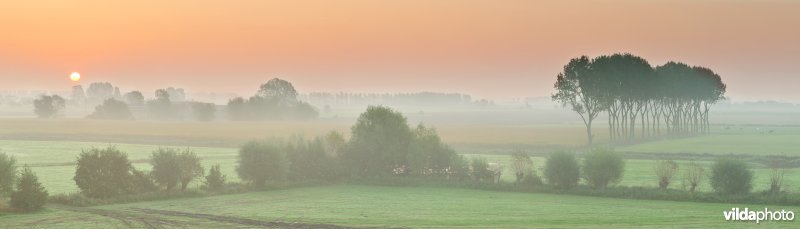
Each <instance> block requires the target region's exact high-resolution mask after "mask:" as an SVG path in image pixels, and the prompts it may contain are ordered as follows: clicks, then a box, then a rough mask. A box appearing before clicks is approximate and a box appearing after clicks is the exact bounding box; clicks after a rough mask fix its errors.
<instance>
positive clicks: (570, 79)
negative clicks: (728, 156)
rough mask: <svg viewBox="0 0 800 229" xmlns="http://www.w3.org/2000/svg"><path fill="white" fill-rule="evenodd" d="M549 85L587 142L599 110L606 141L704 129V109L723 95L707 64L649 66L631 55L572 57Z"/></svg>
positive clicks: (706, 129)
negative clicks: (605, 122)
mask: <svg viewBox="0 0 800 229" xmlns="http://www.w3.org/2000/svg"><path fill="white" fill-rule="evenodd" d="M554 87H555V89H556V93H554V94H553V95H552V99H553V100H554V101H557V102H560V103H561V104H562V105H563V106H569V107H570V108H571V109H572V110H573V111H575V112H576V113H578V114H579V115H580V117H581V119H582V120H583V122H584V125H586V133H587V138H588V140H589V144H590V145H591V144H592V142H593V135H592V123H593V122H594V121H595V119H596V118H597V117H598V115H599V114H601V113H603V112H605V113H606V114H608V127H609V128H608V131H609V136H610V138H611V140H612V141H617V142H620V141H629V140H633V139H637V138H643V139H646V138H655V137H661V136H665V135H666V136H687V135H696V134H707V133H709V126H710V125H709V120H708V111H709V110H710V108H711V106H712V105H713V104H714V103H716V102H718V101H719V100H721V99H723V98H724V94H725V84H724V83H723V82H722V79H721V77H720V76H719V75H717V74H716V73H714V72H713V71H712V70H710V69H708V68H705V67H699V66H695V67H691V66H689V65H686V64H683V63H678V62H668V63H666V64H664V65H662V66H657V67H655V68H654V67H652V66H651V65H650V64H649V63H648V62H647V60H645V59H643V58H641V57H638V56H634V55H631V54H614V55H610V56H599V57H596V58H593V59H590V58H589V57H587V56H581V57H578V58H574V59H572V60H570V62H569V63H568V64H567V65H565V66H564V69H563V72H561V73H559V74H558V75H557V76H556V83H555V85H554ZM637 121H638V122H639V126H638V129H639V131H638V132H637Z"/></svg>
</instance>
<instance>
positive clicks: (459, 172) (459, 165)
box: [447, 154, 470, 181]
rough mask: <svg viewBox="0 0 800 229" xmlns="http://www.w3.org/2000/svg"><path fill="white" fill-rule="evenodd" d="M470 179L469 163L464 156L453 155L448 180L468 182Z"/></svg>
mask: <svg viewBox="0 0 800 229" xmlns="http://www.w3.org/2000/svg"><path fill="white" fill-rule="evenodd" d="M469 177H470V170H469V161H467V159H466V158H464V156H462V155H458V154H456V155H452V156H451V157H450V167H449V168H447V178H448V179H449V180H454V181H466V180H468V179H469Z"/></svg>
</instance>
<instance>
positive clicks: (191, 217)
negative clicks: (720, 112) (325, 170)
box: [0, 185, 793, 228]
mask: <svg viewBox="0 0 800 229" xmlns="http://www.w3.org/2000/svg"><path fill="white" fill-rule="evenodd" d="M731 207H742V208H743V207H750V208H764V207H769V208H770V209H782V208H783V209H793V207H780V206H761V205H748V206H742V205H730V204H698V203H687V202H669V201H643V200H625V199H609V198H595V197H582V196H568V195H550V194H529V193H508V192H493V191H481V190H467V189H454V188H436V187H424V186H422V187H377V186H348V185H340V186H322V187H306V188H296V189H287V190H275V191H265V192H253V193H245V194H236V195H225V196H213V197H206V198H190V199H175V200H167V201H153V202H142V203H132V204H118V205H107V206H100V207H92V208H89V209H90V210H85V209H84V210H81V211H79V210H77V209H73V208H68V207H53V208H50V209H48V210H46V211H45V212H42V213H38V214H34V215H11V216H0V217H2V218H0V221H3V225H4V226H6V227H10V228H16V227H20V228H22V227H32V226H36V225H40V224H41V223H47V225H48V226H52V227H58V228H109V227H122V226H134V227H146V226H164V227H170V226H174V225H173V224H181V225H185V226H189V227H248V226H250V227H252V226H253V225H249V224H252V223H257V222H273V221H282V222H303V223H325V224H336V225H346V226H378V227H389V226H402V227H416V228H434V227H439V228H449V227H455V226H462V227H481V228H484V227H492V228H497V227H512V228H513V227H516V228H531V227H536V228H541V227H562V228H576V227H589V226H591V227H603V228H622V227H625V228H647V227H672V226H677V224H676V223H680V224H679V225H681V227H693V228H716V227H722V226H725V227H747V226H752V225H753V224H744V223H735V222H725V221H724V218H723V216H722V211H724V210H729V209H730V208H731ZM122 215H124V216H125V217H118V216H122ZM115 217H116V218H115ZM788 225H793V222H783V223H776V222H768V223H762V225H761V226H764V227H777V226H788Z"/></svg>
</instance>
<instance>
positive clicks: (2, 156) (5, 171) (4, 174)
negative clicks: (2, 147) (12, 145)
mask: <svg viewBox="0 0 800 229" xmlns="http://www.w3.org/2000/svg"><path fill="white" fill-rule="evenodd" d="M15 163H16V159H14V157H13V156H9V155H8V154H6V153H3V152H0V197H1V196H5V195H8V194H11V192H12V191H14V179H16V177H17V166H16V165H14V164H15Z"/></svg>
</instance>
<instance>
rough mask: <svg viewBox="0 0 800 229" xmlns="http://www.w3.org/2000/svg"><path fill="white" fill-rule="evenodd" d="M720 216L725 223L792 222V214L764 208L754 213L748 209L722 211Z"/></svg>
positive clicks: (782, 210) (791, 212)
mask: <svg viewBox="0 0 800 229" xmlns="http://www.w3.org/2000/svg"><path fill="white" fill-rule="evenodd" d="M722 215H724V216H725V220H727V221H731V220H733V221H756V223H761V221H794V212H793V211H787V210H784V209H781V210H780V211H778V210H775V211H770V210H769V209H768V208H764V210H763V211H756V210H750V209H748V208H744V210H739V208H731V210H730V211H722Z"/></svg>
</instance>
